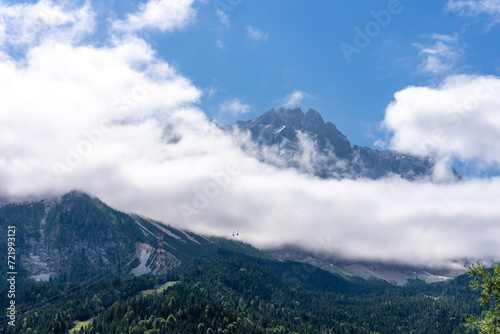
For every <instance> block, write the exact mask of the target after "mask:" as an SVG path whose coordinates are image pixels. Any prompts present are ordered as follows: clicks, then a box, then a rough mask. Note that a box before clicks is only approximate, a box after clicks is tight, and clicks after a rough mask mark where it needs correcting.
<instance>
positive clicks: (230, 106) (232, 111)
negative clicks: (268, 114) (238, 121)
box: [219, 98, 250, 116]
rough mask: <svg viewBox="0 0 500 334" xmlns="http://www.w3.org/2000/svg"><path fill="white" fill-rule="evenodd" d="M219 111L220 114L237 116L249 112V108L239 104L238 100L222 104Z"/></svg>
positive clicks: (246, 105)
mask: <svg viewBox="0 0 500 334" xmlns="http://www.w3.org/2000/svg"><path fill="white" fill-rule="evenodd" d="M219 109H220V111H221V112H222V113H224V114H229V115H232V116H238V115H242V114H246V113H247V112H250V106H249V105H248V104H245V103H243V102H241V101H240V100H239V99H238V98H234V99H232V100H228V101H224V102H222V103H221V105H220V107H219Z"/></svg>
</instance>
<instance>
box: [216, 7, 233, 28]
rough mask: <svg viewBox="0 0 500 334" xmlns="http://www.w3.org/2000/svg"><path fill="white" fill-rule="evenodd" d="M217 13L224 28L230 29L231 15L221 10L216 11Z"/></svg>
mask: <svg viewBox="0 0 500 334" xmlns="http://www.w3.org/2000/svg"><path fill="white" fill-rule="evenodd" d="M215 13H216V14H217V17H218V18H219V21H220V23H221V25H222V26H223V27H224V28H229V25H230V23H229V15H228V14H227V13H225V12H223V11H222V10H220V9H217V10H216V11H215Z"/></svg>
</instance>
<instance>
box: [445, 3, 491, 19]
mask: <svg viewBox="0 0 500 334" xmlns="http://www.w3.org/2000/svg"><path fill="white" fill-rule="evenodd" d="M445 8H446V9H447V10H449V11H453V12H458V13H459V14H460V15H467V16H477V15H480V14H485V15H488V16H491V18H492V22H491V24H492V25H493V24H497V23H500V1H499V0H448V2H447V3H446V7H445Z"/></svg>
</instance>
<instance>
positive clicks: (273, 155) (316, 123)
mask: <svg viewBox="0 0 500 334" xmlns="http://www.w3.org/2000/svg"><path fill="white" fill-rule="evenodd" d="M226 130H227V131H230V132H232V133H233V134H236V133H238V132H248V133H249V134H250V138H251V141H252V143H253V144H254V146H252V145H250V146H249V145H248V144H246V143H245V144H244V146H243V148H244V149H245V150H246V151H247V152H249V153H252V154H254V155H256V156H257V157H258V158H259V160H261V161H263V162H266V163H271V164H273V165H276V166H279V167H283V168H290V167H292V168H296V169H298V170H300V171H302V172H304V173H308V174H311V175H315V176H318V177H320V178H336V179H343V178H349V179H356V178H369V179H379V178H384V177H388V176H391V175H399V176H401V177H402V178H404V179H408V180H415V179H418V178H421V177H427V176H431V175H432V172H433V168H434V164H433V162H432V161H431V160H429V159H425V158H418V157H414V156H410V155H407V154H400V153H397V152H395V151H390V150H385V151H379V150H372V149H371V148H368V147H360V146H357V145H354V146H352V145H351V143H350V142H349V140H348V139H347V137H346V136H345V135H344V134H343V133H342V132H340V131H339V130H338V129H337V127H336V126H335V124H333V123H331V122H326V123H325V121H324V120H323V118H322V117H321V115H320V114H319V113H318V112H316V111H315V110H312V109H310V110H309V111H308V112H307V113H305V114H304V113H303V112H302V110H301V109H300V108H295V109H285V108H278V109H271V110H269V111H268V112H266V113H265V114H263V115H262V116H259V117H257V118H255V119H253V120H249V121H238V122H236V123H234V124H231V125H229V126H228V127H226ZM450 172H451V173H453V174H454V175H455V176H456V177H458V174H457V173H456V171H454V170H450Z"/></svg>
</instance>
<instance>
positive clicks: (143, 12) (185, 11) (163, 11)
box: [113, 0, 196, 32]
mask: <svg viewBox="0 0 500 334" xmlns="http://www.w3.org/2000/svg"><path fill="white" fill-rule="evenodd" d="M193 2H194V0H149V1H148V2H147V3H145V4H141V5H140V6H139V9H138V11H137V12H136V13H134V14H128V15H127V18H126V20H125V21H115V22H114V23H113V27H114V28H115V29H116V30H118V31H124V32H136V31H139V30H143V29H150V30H159V31H161V32H165V31H173V30H175V29H180V28H183V27H184V26H186V25H187V24H189V23H190V22H191V21H192V20H193V19H194V18H195V16H196V11H195V10H194V9H193V7H192V4H193Z"/></svg>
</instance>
